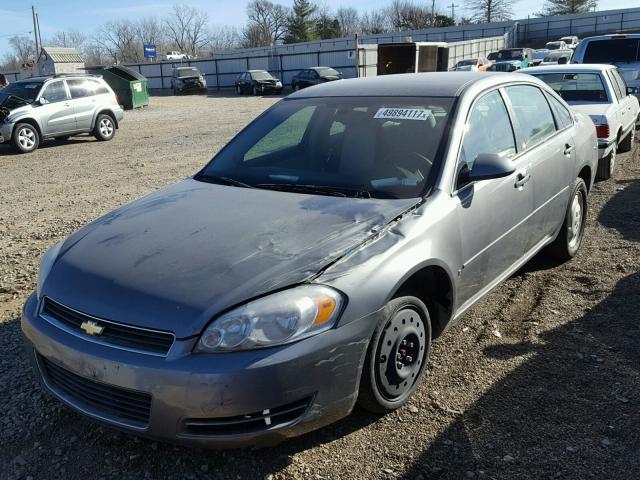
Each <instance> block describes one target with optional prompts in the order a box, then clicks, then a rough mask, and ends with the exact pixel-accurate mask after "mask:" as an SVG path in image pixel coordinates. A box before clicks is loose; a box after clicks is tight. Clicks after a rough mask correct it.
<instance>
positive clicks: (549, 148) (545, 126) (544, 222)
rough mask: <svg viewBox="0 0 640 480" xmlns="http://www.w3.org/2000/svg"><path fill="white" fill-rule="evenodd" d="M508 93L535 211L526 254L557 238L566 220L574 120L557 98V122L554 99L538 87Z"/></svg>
mask: <svg viewBox="0 0 640 480" xmlns="http://www.w3.org/2000/svg"><path fill="white" fill-rule="evenodd" d="M505 93H506V97H507V100H508V103H509V106H510V110H511V112H512V115H513V117H514V123H515V125H516V138H517V141H518V147H519V151H520V152H521V153H520V158H521V161H522V162H523V163H524V164H526V174H527V175H528V176H529V177H530V180H529V189H530V190H531V192H532V194H533V207H534V208H533V211H532V214H531V218H530V219H529V220H528V223H530V225H531V227H532V229H531V233H532V234H531V236H530V237H529V238H527V239H526V240H525V242H524V244H525V251H529V250H531V249H534V248H537V247H538V246H539V244H540V243H541V242H544V241H547V240H548V239H549V237H550V236H552V235H554V234H555V232H557V229H558V227H559V226H560V224H561V223H562V221H563V219H564V216H565V212H566V206H567V202H568V199H569V186H570V185H572V182H573V178H572V177H573V175H574V173H573V169H574V155H575V151H574V150H575V149H574V144H575V142H574V139H573V128H572V127H573V121H572V119H571V117H570V114H569V112H568V111H567V110H566V108H565V107H564V106H563V105H562V104H561V103H560V102H559V101H557V100H555V98H554V99H553V100H554V101H555V102H556V103H557V105H556V110H558V113H557V117H558V118H557V121H556V116H555V115H554V113H553V111H552V109H551V104H550V103H549V102H550V101H551V100H549V99H548V98H547V96H546V95H545V94H544V93H543V92H542V90H541V89H540V88H538V87H537V86H533V85H514V86H509V87H507V88H505ZM561 115H562V117H561ZM567 116H569V117H570V118H569V119H567Z"/></svg>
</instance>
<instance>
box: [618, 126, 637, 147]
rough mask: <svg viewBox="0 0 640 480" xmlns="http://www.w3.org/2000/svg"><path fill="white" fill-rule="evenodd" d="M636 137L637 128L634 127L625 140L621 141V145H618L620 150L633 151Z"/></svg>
mask: <svg viewBox="0 0 640 480" xmlns="http://www.w3.org/2000/svg"><path fill="white" fill-rule="evenodd" d="M635 138H636V129H635V128H632V129H631V131H630V132H629V133H627V136H626V137H624V140H622V141H621V142H620V145H618V151H619V152H621V153H625V152H629V151H631V149H632V148H633V142H634V141H635Z"/></svg>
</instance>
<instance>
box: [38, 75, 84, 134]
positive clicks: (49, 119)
mask: <svg viewBox="0 0 640 480" xmlns="http://www.w3.org/2000/svg"><path fill="white" fill-rule="evenodd" d="M40 98H41V99H43V100H44V101H45V102H46V103H45V104H44V105H40V106H38V107H37V108H38V117H39V118H40V125H41V127H42V133H43V135H45V136H51V135H56V134H59V133H66V132H72V131H74V130H75V128H76V119H75V115H74V112H73V107H72V106H71V102H70V101H69V95H68V93H67V87H66V86H65V84H64V80H55V81H53V82H50V83H48V84H47V85H46V86H45V87H44V89H43V91H42V92H41V93H40Z"/></svg>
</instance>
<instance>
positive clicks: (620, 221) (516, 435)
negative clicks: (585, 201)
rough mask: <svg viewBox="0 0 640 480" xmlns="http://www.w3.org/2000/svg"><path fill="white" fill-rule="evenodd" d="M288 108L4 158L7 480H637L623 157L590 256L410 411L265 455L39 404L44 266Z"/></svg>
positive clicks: (188, 114) (522, 308) (220, 110)
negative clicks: (40, 275) (39, 278)
mask: <svg viewBox="0 0 640 480" xmlns="http://www.w3.org/2000/svg"><path fill="white" fill-rule="evenodd" d="M275 101H276V99H275V98H250V97H242V98H235V97H211V98H205V97H184V98H173V97H157V98H152V102H151V106H150V107H149V108H147V109H144V110H141V111H135V112H130V113H128V114H127V116H126V121H125V122H124V123H123V125H122V128H121V129H120V130H119V131H118V133H117V135H116V137H115V139H114V140H113V141H111V142H106V143H102V142H97V141H94V140H93V139H89V138H82V137H78V138H77V139H73V140H71V141H69V142H66V143H64V144H57V143H55V142H47V143H46V144H45V145H44V146H43V148H42V149H40V150H38V151H37V152H36V153H35V154H32V155H28V156H24V155H22V156H18V155H14V154H13V153H12V152H11V150H10V149H9V148H8V147H7V146H3V145H0V171H2V182H1V184H0V342H1V345H2V349H1V350H0V413H1V415H0V445H2V447H3V448H2V449H1V451H0V478H2V479H13V480H16V479H22V478H32V479H50V478H51V479H55V478H59V479H74V480H76V479H77V480H80V479H82V480H84V479H93V478H101V479H103V478H104V479H107V478H114V479H141V478H147V479H165V478H166V479H177V478H187V479H206V478H216V479H217V478H224V479H233V480H236V479H256V478H257V479H262V478H273V479H295V478H304V479H307V478H311V479H338V478H357V479H373V478H379V479H393V478H403V479H417V480H418V479H461V478H469V479H473V478H487V479H491V478H493V479H505V480H506V479H541V478H563V479H565V478H567V479H568V478H571V479H584V478H598V479H605V478H606V479H614V478H615V479H618V478H640V342H639V339H640V313H639V312H640V273H639V272H640V243H639V242H640V213H639V212H640V165H639V162H638V153H639V152H638V149H637V148H636V150H635V151H634V152H632V153H631V154H625V155H620V156H619V157H618V162H619V164H618V166H617V171H616V174H615V178H614V179H611V180H610V181H607V182H602V183H598V184H596V186H595V187H594V189H593V191H592V194H591V196H590V206H589V220H588V225H587V231H586V238H585V242H584V244H583V246H582V249H581V251H580V253H579V254H578V256H577V258H575V259H574V260H573V261H571V262H569V263H567V264H565V265H561V266H557V265H553V264H550V263H548V262H546V261H545V260H544V258H542V257H539V258H535V259H534V260H533V261H532V262H530V263H529V264H528V265H527V266H526V267H525V268H524V269H523V270H522V271H520V272H518V273H517V274H516V275H514V276H513V277H512V278H511V279H509V280H508V281H507V282H506V283H505V284H504V285H503V286H501V287H500V288H499V289H497V290H496V291H494V292H493V293H492V294H491V295H490V296H489V297H488V298H487V299H485V300H484V301H483V302H481V303H480V304H479V305H477V306H476V307H475V308H473V309H472V310H470V311H469V312H468V313H467V314H466V315H465V317H464V318H463V319H462V320H461V321H460V322H459V323H458V324H457V325H456V326H455V327H454V328H453V329H451V330H450V331H449V332H448V333H447V334H446V335H444V337H443V338H442V339H441V340H439V341H438V342H437V344H436V345H435V348H434V351H433V357H432V360H431V363H430V366H429V370H430V371H429V376H428V377H427V378H426V381H425V383H424V384H423V385H422V386H421V387H420V388H419V390H418V391H417V392H416V395H415V396H414V398H413V400H412V402H411V403H410V405H408V406H406V407H404V408H402V409H400V410H399V411H397V412H395V413H393V414H390V415H387V416H385V417H382V418H380V417H375V416H372V415H369V414H367V413H365V412H362V411H360V410H356V411H355V412H354V413H353V414H352V415H351V416H350V417H348V418H346V419H344V420H342V421H340V422H338V423H336V424H334V425H331V426H329V427H326V428H324V429H322V430H320V431H317V432H313V433H311V434H309V435H306V436H304V437H302V438H300V439H296V440H293V441H289V442H287V443H284V444H282V445H280V446H278V447H275V448H272V449H265V450H259V451H226V452H215V451H213V452H212V451H204V450H193V449H187V448H182V447H174V446H171V445H164V444H158V443H155V442H151V441H148V440H144V439H139V438H136V437H133V436H130V435H126V434H123V433H119V432H116V431H114V430H111V429H109V428H106V427H102V426H99V425H97V424H95V423H93V422H91V421H89V420H87V419H84V418H82V417H80V416H79V415H77V414H75V413H73V412H70V411H69V410H67V409H66V408H64V407H62V406H61V405H60V404H59V403H58V402H56V401H54V400H51V399H49V398H48V397H46V396H45V395H43V394H42V393H41V392H40V389H39V387H38V384H37V383H36V381H35V380H34V379H33V376H32V372H31V367H30V365H29V362H28V360H27V358H26V356H25V355H24V353H23V351H22V340H21V333H20V327H19V312H20V307H21V305H22V303H23V302H24V300H25V299H26V297H27V295H28V294H29V293H30V291H31V290H33V288H34V287H35V283H36V275H37V273H36V272H37V265H38V261H39V257H40V255H41V254H42V253H43V252H44V250H45V249H46V248H47V247H49V246H50V245H52V244H53V243H55V242H56V241H57V240H58V239H60V238H62V237H64V236H66V235H68V234H69V233H71V232H72V231H73V230H75V229H76V228H78V227H79V226H81V225H83V224H85V223H87V222H88V221H90V220H91V219H93V218H95V217H97V216H98V215H100V214H102V213H105V212H107V211H109V210H111V209H113V208H115V207H117V206H119V205H121V204H123V203H125V202H127V201H130V200H133V199H135V198H137V197H139V196H141V195H143V194H145V193H148V192H150V191H153V190H155V189H157V188H159V187H161V186H163V185H165V184H167V183H172V182H174V181H176V180H178V179H180V178H183V177H185V176H187V175H190V174H192V173H194V172H195V171H196V170H197V169H198V168H199V167H201V166H202V165H203V164H204V163H205V162H206V161H207V160H208V159H209V158H210V157H211V156H212V154H213V153H214V152H216V151H217V150H218V149H219V148H221V147H222V146H223V145H224V144H225V143H226V142H227V141H228V139H229V138H230V137H231V136H232V135H233V134H234V133H236V132H237V131H238V130H239V129H240V128H241V127H242V126H244V125H245V124H246V123H248V122H249V121H250V120H251V119H252V118H254V117H255V116H256V115H257V114H259V113H260V112H262V111H263V110H264V109H265V108H266V107H267V106H269V105H271V104H272V103H273V102H275Z"/></svg>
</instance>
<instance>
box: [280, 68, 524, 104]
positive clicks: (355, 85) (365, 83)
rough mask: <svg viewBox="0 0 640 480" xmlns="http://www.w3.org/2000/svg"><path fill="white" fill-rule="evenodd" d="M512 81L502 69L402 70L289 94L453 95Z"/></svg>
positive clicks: (321, 95) (518, 76) (512, 76)
mask: <svg viewBox="0 0 640 480" xmlns="http://www.w3.org/2000/svg"><path fill="white" fill-rule="evenodd" d="M512 81H522V77H521V76H520V75H517V74H513V73H505V72H429V73H401V74H397V75H381V76H375V77H364V78H351V79H348V80H342V81H339V82H328V83H323V84H320V85H317V86H315V87H311V88H305V89H304V90H300V91H298V92H295V93H293V94H291V95H289V97H290V98H312V97H362V96H378V97H387V96H388V97H400V96H402V97H456V96H459V95H460V94H461V93H462V91H463V90H465V89H466V88H468V87H469V86H471V85H478V87H479V88H481V87H483V86H484V87H486V88H488V87H491V86H494V85H496V84H500V83H508V82H512Z"/></svg>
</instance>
